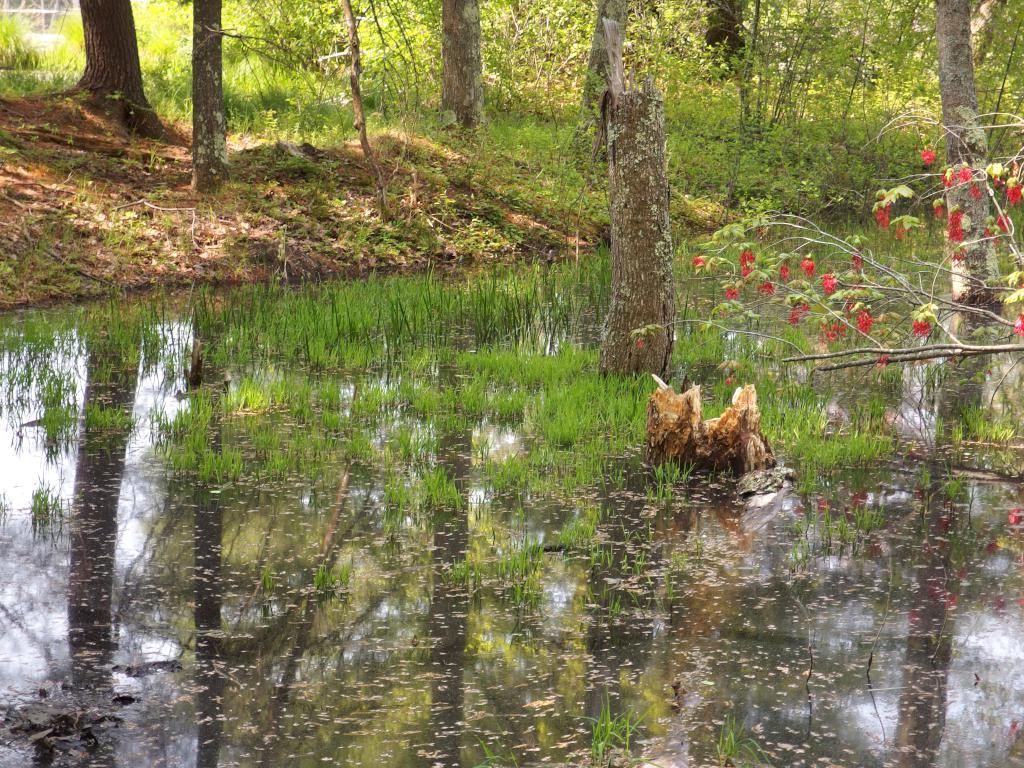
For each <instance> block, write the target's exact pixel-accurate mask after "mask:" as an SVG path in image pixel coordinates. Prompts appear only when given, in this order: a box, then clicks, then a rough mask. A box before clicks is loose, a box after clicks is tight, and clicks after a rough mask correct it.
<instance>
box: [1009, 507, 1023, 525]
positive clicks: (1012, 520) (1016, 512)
mask: <svg viewBox="0 0 1024 768" xmlns="http://www.w3.org/2000/svg"><path fill="white" fill-rule="evenodd" d="M1006 522H1008V523H1009V524H1010V525H1020V524H1021V522H1024V510H1021V508H1020V507H1014V508H1013V509H1011V510H1010V511H1009V512H1007V513H1006Z"/></svg>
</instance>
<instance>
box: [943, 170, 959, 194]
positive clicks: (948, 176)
mask: <svg viewBox="0 0 1024 768" xmlns="http://www.w3.org/2000/svg"><path fill="white" fill-rule="evenodd" d="M955 178H956V174H955V173H954V172H953V169H952V168H947V169H946V172H945V173H943V174H942V186H944V187H945V188H946V189H949V188H950V187H952V186H953V181H954V179H955Z"/></svg>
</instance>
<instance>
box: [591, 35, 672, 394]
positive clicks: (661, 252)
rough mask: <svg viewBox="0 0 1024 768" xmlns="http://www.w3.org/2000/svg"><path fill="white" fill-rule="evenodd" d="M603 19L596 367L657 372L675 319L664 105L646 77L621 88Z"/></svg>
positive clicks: (618, 59) (616, 47) (617, 42)
mask: <svg viewBox="0 0 1024 768" xmlns="http://www.w3.org/2000/svg"><path fill="white" fill-rule="evenodd" d="M604 24H605V43H606V45H607V48H608V90H607V91H606V92H605V96H604V99H603V104H602V110H603V116H604V126H605V131H606V134H605V135H606V136H607V142H608V202H609V208H610V213H611V225H612V226H611V261H612V301H611V307H610V308H609V310H608V315H607V317H606V318H605V324H604V330H603V333H602V337H601V372H602V373H654V374H664V373H665V371H666V370H667V368H668V364H669V361H670V360H671V358H672V343H673V341H674V334H673V329H672V323H673V322H674V321H675V294H674V290H673V285H672V234H671V231H670V228H669V210H668V202H669V199H668V196H669V188H668V176H667V171H666V161H665V104H664V99H663V98H662V96H661V94H659V93H658V91H657V90H655V88H654V85H653V84H652V83H651V81H650V80H647V81H646V82H645V83H644V84H643V86H641V87H640V88H631V89H627V88H626V86H625V84H624V83H625V75H624V73H623V67H622V33H621V30H620V28H619V25H618V24H616V23H614V22H612V21H610V20H608V19H605V20H604Z"/></svg>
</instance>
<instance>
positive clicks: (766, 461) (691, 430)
mask: <svg viewBox="0 0 1024 768" xmlns="http://www.w3.org/2000/svg"><path fill="white" fill-rule="evenodd" d="M656 381H657V382H658V389H657V390H655V392H654V393H653V394H652V395H651V399H650V402H648V404H647V459H648V461H650V462H651V463H652V464H663V463H665V462H667V461H675V462H677V463H679V464H690V465H693V466H695V467H697V468H699V469H710V470H715V471H722V470H731V471H732V472H734V473H736V474H737V475H742V474H746V473H747V472H752V471H754V470H756V469H765V468H768V467H774V466H775V454H773V453H772V449H771V447H770V446H769V445H768V441H767V440H766V439H765V436H764V435H763V434H761V412H760V411H759V410H758V409H757V391H756V390H755V389H754V387H753V386H752V385H750V384H747V385H746V386H743V387H739V388H737V389H736V392H735V393H734V394H733V396H732V405H730V406H729V407H728V408H726V409H725V411H724V412H723V413H722V415H721V416H719V417H718V418H717V419H708V420H706V421H705V420H703V419H702V418H701V402H700V387H699V386H695V387H691V388H690V389H688V390H686V391H685V392H683V393H682V394H676V392H675V391H674V390H673V389H672V388H671V387H669V386H667V385H666V384H665V383H664V382H662V381H661V380H660V379H657V378H656Z"/></svg>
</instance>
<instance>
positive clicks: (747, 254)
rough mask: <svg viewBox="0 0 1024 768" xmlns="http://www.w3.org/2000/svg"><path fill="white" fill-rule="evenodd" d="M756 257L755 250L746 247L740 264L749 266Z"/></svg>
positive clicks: (741, 254)
mask: <svg viewBox="0 0 1024 768" xmlns="http://www.w3.org/2000/svg"><path fill="white" fill-rule="evenodd" d="M754 259H755V256H754V252H753V251H752V250H750V249H749V248H744V249H743V252H742V253H740V266H741V267H746V266H748V265H750V264H753V263H754Z"/></svg>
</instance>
